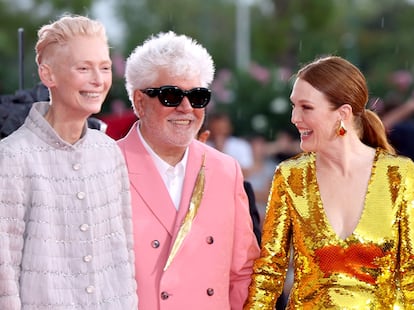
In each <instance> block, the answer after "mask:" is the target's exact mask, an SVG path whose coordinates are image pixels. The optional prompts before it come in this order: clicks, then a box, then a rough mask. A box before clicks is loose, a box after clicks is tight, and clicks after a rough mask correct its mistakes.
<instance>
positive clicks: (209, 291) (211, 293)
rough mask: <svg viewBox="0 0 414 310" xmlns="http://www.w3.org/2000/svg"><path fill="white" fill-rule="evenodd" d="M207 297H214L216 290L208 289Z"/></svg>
mask: <svg viewBox="0 0 414 310" xmlns="http://www.w3.org/2000/svg"><path fill="white" fill-rule="evenodd" d="M207 295H208V296H213V295H214V288H208V289H207Z"/></svg>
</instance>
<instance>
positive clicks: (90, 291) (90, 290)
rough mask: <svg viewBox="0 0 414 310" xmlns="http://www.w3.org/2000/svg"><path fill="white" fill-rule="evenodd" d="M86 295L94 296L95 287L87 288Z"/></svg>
mask: <svg viewBox="0 0 414 310" xmlns="http://www.w3.org/2000/svg"><path fill="white" fill-rule="evenodd" d="M85 290H86V293H88V294H92V293H93V292H95V287H94V286H93V285H89V286H87V287H86V289H85Z"/></svg>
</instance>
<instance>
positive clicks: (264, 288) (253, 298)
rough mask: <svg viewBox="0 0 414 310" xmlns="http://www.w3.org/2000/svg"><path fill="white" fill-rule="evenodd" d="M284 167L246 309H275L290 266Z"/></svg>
mask: <svg viewBox="0 0 414 310" xmlns="http://www.w3.org/2000/svg"><path fill="white" fill-rule="evenodd" d="M285 189H286V185H285V181H284V177H283V175H282V173H281V169H280V167H279V168H278V169H277V170H276V172H275V175H274V178H273V182H272V186H271V190H270V196H269V203H268V207H267V211H266V217H265V220H264V223H263V233H262V245H261V253H260V258H258V259H257V260H256V261H255V264H254V267H253V275H252V283H251V284H250V287H249V296H248V300H247V302H246V304H245V306H244V309H246V310H253V309H260V310H274V309H275V304H276V301H277V298H278V297H279V295H280V294H281V293H282V290H283V285H284V279H285V276H286V270H287V268H288V264H289V248H290V242H289V233H290V221H289V217H288V211H289V209H288V206H289V196H288V194H287V192H286V190H285Z"/></svg>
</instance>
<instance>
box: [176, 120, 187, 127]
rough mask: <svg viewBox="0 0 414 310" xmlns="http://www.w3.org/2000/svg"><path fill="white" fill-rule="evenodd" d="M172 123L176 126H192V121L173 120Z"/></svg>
mask: <svg viewBox="0 0 414 310" xmlns="http://www.w3.org/2000/svg"><path fill="white" fill-rule="evenodd" d="M171 123H173V124H174V125H181V126H188V125H190V124H191V121H190V120H176V121H174V120H172V121H171Z"/></svg>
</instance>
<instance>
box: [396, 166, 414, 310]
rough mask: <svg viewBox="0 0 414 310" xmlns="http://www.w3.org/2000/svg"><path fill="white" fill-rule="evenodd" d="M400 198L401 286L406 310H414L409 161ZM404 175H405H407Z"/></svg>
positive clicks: (413, 173)
mask: <svg viewBox="0 0 414 310" xmlns="http://www.w3.org/2000/svg"><path fill="white" fill-rule="evenodd" d="M406 167H407V169H406V171H405V173H406V175H405V177H403V179H402V184H401V188H402V195H401V196H400V203H401V205H402V208H401V216H400V219H401V222H400V244H401V246H400V255H399V257H400V271H399V274H400V285H401V293H402V296H401V297H402V298H403V301H402V303H403V304H404V305H405V309H414V163H413V162H412V161H408V165H407V166H406ZM405 173H404V174H405Z"/></svg>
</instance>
